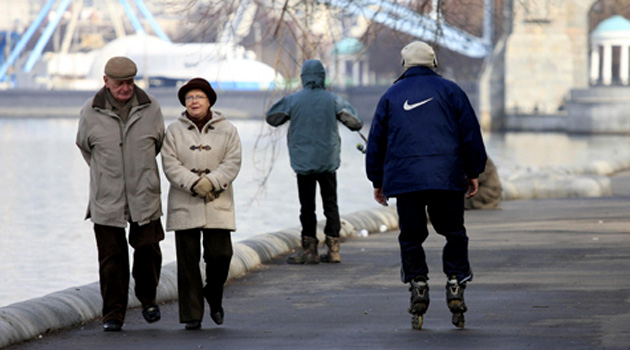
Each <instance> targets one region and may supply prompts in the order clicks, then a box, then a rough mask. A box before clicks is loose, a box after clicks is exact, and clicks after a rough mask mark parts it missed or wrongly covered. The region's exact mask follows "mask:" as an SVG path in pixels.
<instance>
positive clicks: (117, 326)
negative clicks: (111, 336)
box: [103, 320, 123, 332]
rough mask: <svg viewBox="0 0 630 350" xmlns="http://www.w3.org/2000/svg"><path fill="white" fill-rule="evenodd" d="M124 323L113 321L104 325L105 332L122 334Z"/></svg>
mask: <svg viewBox="0 0 630 350" xmlns="http://www.w3.org/2000/svg"><path fill="white" fill-rule="evenodd" d="M122 325H123V324H122V322H120V321H116V320H111V321H107V322H105V323H103V330H104V331H105V332H120V330H121V329H122Z"/></svg>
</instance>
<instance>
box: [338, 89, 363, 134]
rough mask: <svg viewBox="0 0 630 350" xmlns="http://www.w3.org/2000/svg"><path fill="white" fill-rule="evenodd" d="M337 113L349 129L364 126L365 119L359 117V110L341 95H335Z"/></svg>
mask: <svg viewBox="0 0 630 350" xmlns="http://www.w3.org/2000/svg"><path fill="white" fill-rule="evenodd" d="M335 113H336V114H337V119H339V121H340V122H341V123H343V125H345V126H346V127H347V128H348V129H350V130H352V131H358V130H361V128H362V127H363V121H362V120H361V119H360V118H359V113H358V112H357V110H356V109H355V108H354V107H353V106H352V105H351V104H350V102H348V101H347V100H346V99H344V98H343V97H341V96H339V95H335Z"/></svg>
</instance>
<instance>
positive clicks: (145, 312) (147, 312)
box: [142, 304, 162, 323]
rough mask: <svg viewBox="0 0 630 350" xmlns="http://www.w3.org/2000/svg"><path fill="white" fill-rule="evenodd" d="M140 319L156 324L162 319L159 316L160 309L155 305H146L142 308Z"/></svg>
mask: <svg viewBox="0 0 630 350" xmlns="http://www.w3.org/2000/svg"><path fill="white" fill-rule="evenodd" d="M142 317H144V319H145V320H146V321H147V322H149V323H153V322H157V321H159V320H160V318H162V316H161V314H160V307H159V306H157V304H148V305H145V306H143V307H142Z"/></svg>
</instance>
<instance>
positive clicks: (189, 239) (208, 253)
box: [175, 229, 234, 323]
mask: <svg viewBox="0 0 630 350" xmlns="http://www.w3.org/2000/svg"><path fill="white" fill-rule="evenodd" d="M202 235H203V261H204V262H205V263H206V271H205V272H206V285H205V287H204V286H203V281H202V276H201V269H200V267H199V263H200V261H201V243H200V242H201V236H202ZM175 247H176V250H177V291H178V295H179V321H180V322H181V323H186V322H190V321H201V320H202V319H203V309H204V302H203V301H204V298H205V299H206V300H207V301H208V304H209V305H210V311H211V312H217V311H219V310H220V309H221V308H222V302H223V285H224V284H225V281H227V277H228V272H229V270H230V261H231V260H232V255H233V254H234V252H233V250H232V240H231V233H230V231H228V230H219V229H192V230H182V231H175Z"/></svg>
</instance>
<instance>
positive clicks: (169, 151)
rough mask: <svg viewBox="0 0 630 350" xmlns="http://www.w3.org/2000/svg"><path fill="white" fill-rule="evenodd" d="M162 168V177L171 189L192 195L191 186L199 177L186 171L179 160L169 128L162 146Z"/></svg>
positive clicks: (173, 137)
mask: <svg viewBox="0 0 630 350" xmlns="http://www.w3.org/2000/svg"><path fill="white" fill-rule="evenodd" d="M176 123H177V121H176ZM162 167H163V168H164V175H166V178H167V179H168V181H169V182H170V183H171V185H172V187H173V188H178V189H180V190H182V191H187V192H190V193H191V194H192V186H193V184H194V183H195V181H197V180H198V179H199V176H198V175H197V174H194V173H193V172H191V171H190V170H189V169H187V168H186V167H185V166H184V164H183V163H182V162H181V161H180V160H179V158H178V156H177V144H176V142H175V136H174V135H173V131H172V130H171V129H170V128H169V129H168V130H166V135H165V136H164V143H163V145H162Z"/></svg>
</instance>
